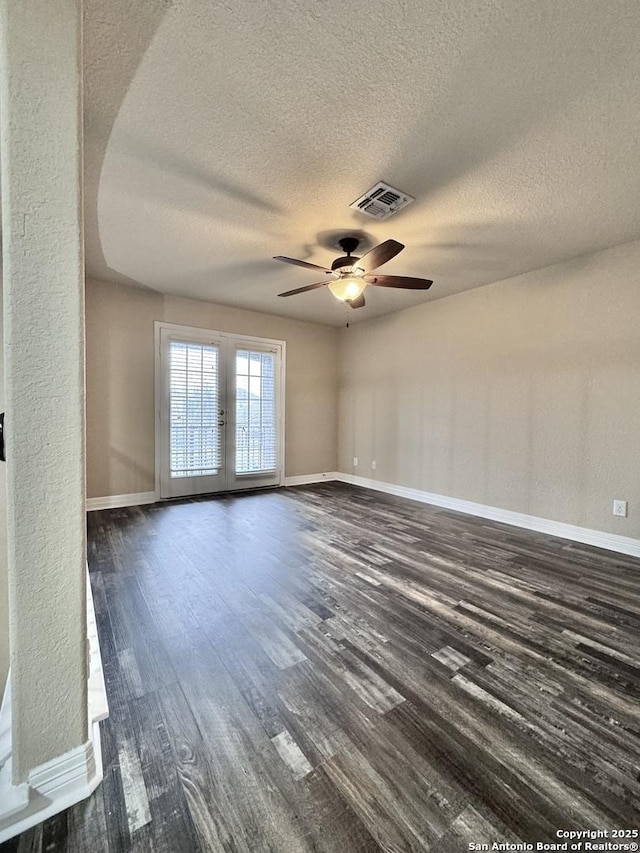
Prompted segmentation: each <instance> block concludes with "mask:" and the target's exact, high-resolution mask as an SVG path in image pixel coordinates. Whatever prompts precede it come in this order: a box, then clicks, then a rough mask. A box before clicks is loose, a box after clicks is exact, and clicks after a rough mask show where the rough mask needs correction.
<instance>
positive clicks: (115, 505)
mask: <svg viewBox="0 0 640 853" xmlns="http://www.w3.org/2000/svg"><path fill="white" fill-rule="evenodd" d="M157 500H158V497H157V495H156V493H155V492H137V493H135V494H132V495H107V496H106V497H104V498H87V512H93V511H94V510H97V509H119V508H120V507H124V506H142V505H143V504H154V503H155V502H156V501H157Z"/></svg>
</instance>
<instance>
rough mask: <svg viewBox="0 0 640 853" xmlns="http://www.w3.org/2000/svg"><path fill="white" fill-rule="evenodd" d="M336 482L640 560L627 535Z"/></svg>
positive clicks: (371, 484)
mask: <svg viewBox="0 0 640 853" xmlns="http://www.w3.org/2000/svg"><path fill="white" fill-rule="evenodd" d="M335 479H336V480H339V481H340V482H342V483H351V484H352V485H354V486H363V487H364V488H365V489H375V490H376V491H379V492H386V493H387V494H389V495H397V496H398V497H401V498H408V499H409V500H412V501H420V503H426V504H431V505H433V506H440V507H444V508H445V509H452V510H454V511H455V512H463V513H466V514H467V515H475V516H479V517H480V518H488V519H491V521H500V522H502V523H503V524H511V525H512V526H514V527H523V528H525V529H526V530H536V531H538V532H539V533H548V534H549V535H550V536H558V537H560V538H561V539H571V540H572V541H573V542H581V543H582V544H584V545H594V546H595V547H596V548H604V549H606V550H607V551H616V552H618V553H619V554H628V555H629V556H631V557H640V539H632V538H631V537H629V536H619V535H617V534H615V533H605V532H603V531H601V530H590V529H589V528H587V527H578V526H577V525H575V524H565V523H564V522H562V521H552V520H551V519H549V518H539V517H538V516H535V515H526V514H525V513H522V512H512V511H511V510H509V509H500V508H499V507H495V506H485V505H484V504H478V503H474V502H473V501H464V500H460V499H459V498H450V497H447V496H446V495H437V494H435V493H433V492H423V491H421V490H420V489H410V488H408V487H407V486H396V485H394V484H393V483H383V482H380V481H379V480H370V479H368V478H367V477H358V476H356V475H354V474H343V473H337V474H336V476H335Z"/></svg>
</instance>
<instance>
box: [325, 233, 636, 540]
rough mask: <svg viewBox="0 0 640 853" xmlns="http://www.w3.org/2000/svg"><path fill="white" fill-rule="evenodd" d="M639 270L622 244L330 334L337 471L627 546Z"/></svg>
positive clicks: (632, 509) (632, 521)
mask: <svg viewBox="0 0 640 853" xmlns="http://www.w3.org/2000/svg"><path fill="white" fill-rule="evenodd" d="M639 267H640V243H631V244H627V245H624V246H620V247H617V248H613V249H609V250H607V251H604V252H600V253H597V254H594V255H590V256H585V257H581V258H579V259H576V260H573V261H570V262H567V263H564V264H560V265H556V266H553V267H547V268H545V269H543V270H538V271H536V272H532V273H528V274H525V275H522V276H519V277H517V278H514V279H511V280H509V281H505V282H499V283H496V284H492V285H488V286H486V287H483V288H479V289H477V290H473V291H470V292H467V293H464V294H460V295H457V296H452V297H449V298H447V299H442V300H438V301H437V302H433V303H431V304H429V305H423V306H419V307H416V308H411V309H408V310H407V311H403V312H400V313H397V314H394V315H391V316H389V317H386V318H381V319H378V320H373V321H372V322H367V323H364V324H359V325H357V326H356V327H352V328H350V329H345V330H342V331H341V332H340V341H341V364H342V365H343V368H344V370H343V372H342V376H341V379H340V415H339V437H340V441H339V470H341V471H345V472H349V473H357V474H360V475H361V476H364V477H371V478H377V479H379V480H381V481H385V482H389V483H395V484H400V485H404V486H409V487H413V488H417V489H423V490H426V491H430V492H435V493H438V494H442V495H448V496H452V497H456V498H462V499H465V500H471V501H476V502H479V503H482V504H488V505H491V506H496V507H502V508H505V509H509V510H514V511H517V512H523V513H529V514H532V515H535V516H540V517H543V518H549V519H554V520H557V521H563V522H567V523H571V524H577V525H582V526H584V527H588V528H594V529H597V530H603V531H607V532H611V533H619V534H622V535H627V536H634V537H639V536H640V454H639V453H638V441H639V440H640V439H639V437H640V334H638V318H639V316H640V288H639V286H638V269H639ZM437 286H438V285H437V281H436V283H435V285H434V288H437ZM353 456H357V457H358V461H359V466H358V468H357V469H354V468H353V466H352V457H353ZM374 459H375V461H376V463H377V470H376V471H372V470H371V461H372V460H374ZM614 498H622V499H626V500H628V501H629V517H628V518H617V517H616V518H614V517H613V516H612V514H611V504H612V500H613V499H614Z"/></svg>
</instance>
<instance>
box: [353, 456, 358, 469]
mask: <svg viewBox="0 0 640 853" xmlns="http://www.w3.org/2000/svg"><path fill="white" fill-rule="evenodd" d="M353 467H354V468H357V467H358V457H357V456H354V457H353Z"/></svg>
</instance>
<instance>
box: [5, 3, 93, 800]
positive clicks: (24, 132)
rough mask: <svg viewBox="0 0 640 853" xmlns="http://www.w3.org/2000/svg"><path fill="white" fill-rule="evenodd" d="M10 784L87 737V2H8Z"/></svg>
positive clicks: (7, 211)
mask: <svg viewBox="0 0 640 853" xmlns="http://www.w3.org/2000/svg"><path fill="white" fill-rule="evenodd" d="M0 10H1V14H2V20H1V21H0V33H1V36H0V38H1V39H2V45H1V48H2V50H1V61H2V65H1V68H0V83H1V103H0V109H1V112H2V129H1V136H0V145H1V148H0V158H1V162H2V218H3V232H4V233H3V259H4V327H5V390H6V411H7V415H6V431H7V459H8V461H7V472H6V473H7V554H8V565H9V623H10V646H11V673H12V693H13V714H12V717H13V782H14V784H18V783H21V782H24V781H26V780H27V778H28V775H29V771H30V770H31V769H32V768H34V767H35V766H38V765H42V764H44V763H46V762H47V761H51V760H52V759H53V758H56V757H57V756H59V755H62V754H64V753H66V752H68V751H69V750H71V749H74V748H77V747H78V746H79V745H80V744H83V743H85V742H86V741H87V736H88V723H87V651H86V614H85V609H86V603H85V560H86V540H85V451H84V430H85V427H84V269H83V268H84V259H83V229H82V55H81V44H82V8H81V2H80V0H0Z"/></svg>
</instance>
